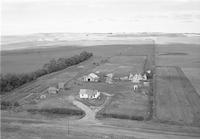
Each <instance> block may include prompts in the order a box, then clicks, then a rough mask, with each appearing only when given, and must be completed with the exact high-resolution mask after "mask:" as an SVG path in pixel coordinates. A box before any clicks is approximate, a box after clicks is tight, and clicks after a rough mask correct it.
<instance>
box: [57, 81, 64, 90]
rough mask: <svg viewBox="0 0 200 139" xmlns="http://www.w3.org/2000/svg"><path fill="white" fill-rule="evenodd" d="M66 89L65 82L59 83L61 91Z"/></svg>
mask: <svg viewBox="0 0 200 139" xmlns="http://www.w3.org/2000/svg"><path fill="white" fill-rule="evenodd" d="M64 87H65V83H64V82H59V83H58V89H59V90H60V89H64Z"/></svg>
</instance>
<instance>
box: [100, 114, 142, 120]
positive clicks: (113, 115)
mask: <svg viewBox="0 0 200 139" xmlns="http://www.w3.org/2000/svg"><path fill="white" fill-rule="evenodd" d="M102 117H103V118H117V119H129V120H137V121H143V120H144V117H143V116H135V115H132V116H130V115H126V114H111V113H98V114H97V118H102Z"/></svg>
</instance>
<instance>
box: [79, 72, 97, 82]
mask: <svg viewBox="0 0 200 139" xmlns="http://www.w3.org/2000/svg"><path fill="white" fill-rule="evenodd" d="M83 80H84V81H86V82H98V81H99V76H97V75H96V74H94V73H90V74H89V75H86V76H83Z"/></svg>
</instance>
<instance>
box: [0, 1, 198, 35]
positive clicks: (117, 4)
mask: <svg viewBox="0 0 200 139" xmlns="http://www.w3.org/2000/svg"><path fill="white" fill-rule="evenodd" d="M1 19H2V20H1V33H2V35H16V34H29V33H50V32H75V33H78V32H79V33H81V32H87V33H90V32H91V33H93V32H99V33H107V32H113V33H114V32H126V33H131V32H174V33H180V32H181V33H182V32H184V33H185V32H188V33H200V27H199V25H200V0H1Z"/></svg>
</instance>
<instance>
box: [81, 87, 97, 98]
mask: <svg viewBox="0 0 200 139" xmlns="http://www.w3.org/2000/svg"><path fill="white" fill-rule="evenodd" d="M79 96H80V98H88V99H97V98H98V97H99V96H100V92H98V91H97V90H90V89H80V91H79Z"/></svg>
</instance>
